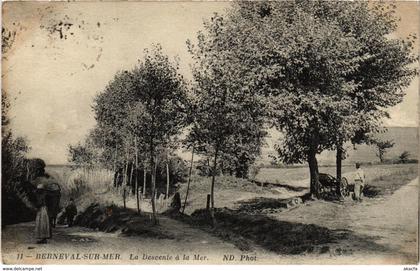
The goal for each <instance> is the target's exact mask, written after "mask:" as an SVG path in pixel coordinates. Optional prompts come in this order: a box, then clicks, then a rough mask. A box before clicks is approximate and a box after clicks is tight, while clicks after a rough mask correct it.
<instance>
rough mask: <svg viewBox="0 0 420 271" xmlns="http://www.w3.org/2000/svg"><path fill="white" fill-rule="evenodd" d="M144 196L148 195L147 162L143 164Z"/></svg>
mask: <svg viewBox="0 0 420 271" xmlns="http://www.w3.org/2000/svg"><path fill="white" fill-rule="evenodd" d="M143 167H144V170H143V197H146V184H147V171H146V163H144V165H143Z"/></svg>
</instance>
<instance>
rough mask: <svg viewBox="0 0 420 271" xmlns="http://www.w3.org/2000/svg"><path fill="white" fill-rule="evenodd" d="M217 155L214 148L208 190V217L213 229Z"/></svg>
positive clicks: (214, 224) (214, 223)
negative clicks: (209, 187) (209, 216)
mask: <svg viewBox="0 0 420 271" xmlns="http://www.w3.org/2000/svg"><path fill="white" fill-rule="evenodd" d="M217 155H218V149H217V148H216V151H215V153H214V162H213V172H212V178H211V189H210V205H211V206H210V215H211V220H212V222H213V227H215V226H216V217H215V216H214V183H215V181H216V169H217Z"/></svg>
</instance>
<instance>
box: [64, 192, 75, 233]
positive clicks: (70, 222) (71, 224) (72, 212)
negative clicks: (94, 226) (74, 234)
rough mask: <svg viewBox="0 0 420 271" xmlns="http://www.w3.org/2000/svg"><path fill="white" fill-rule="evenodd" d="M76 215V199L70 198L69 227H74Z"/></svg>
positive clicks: (68, 210)
mask: <svg viewBox="0 0 420 271" xmlns="http://www.w3.org/2000/svg"><path fill="white" fill-rule="evenodd" d="M76 215H77V208H76V204H75V203H74V199H73V198H70V201H69V203H68V204H67V206H66V217H67V225H68V226H69V227H72V226H73V219H74V217H75V216H76Z"/></svg>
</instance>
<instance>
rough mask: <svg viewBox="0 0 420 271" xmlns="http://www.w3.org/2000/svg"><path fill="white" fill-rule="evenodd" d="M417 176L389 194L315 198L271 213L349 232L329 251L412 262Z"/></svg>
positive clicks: (279, 217)
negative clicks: (331, 199) (358, 199)
mask: <svg viewBox="0 0 420 271" xmlns="http://www.w3.org/2000/svg"><path fill="white" fill-rule="evenodd" d="M418 197H419V194H418V178H416V179H415V180H412V181H411V182H410V183H409V184H408V185H405V186H403V187H402V188H400V189H399V190H397V191H396V192H395V193H394V194H392V195H391V196H386V197H381V198H364V200H363V202H362V203H355V202H353V201H351V200H350V201H346V202H344V203H341V204H337V203H332V202H326V201H315V202H308V203H307V204H305V205H304V206H300V207H299V208H296V209H292V210H290V211H286V212H281V213H277V214H274V215H273V217H275V218H276V219H279V220H282V221H290V222H298V223H305V224H315V225H319V226H324V227H327V228H329V229H333V230H342V231H343V233H344V234H346V233H351V236H357V237H358V238H349V239H347V240H343V241H341V242H340V243H338V244H331V247H332V249H330V253H331V255H337V254H338V255H349V256H350V255H353V256H355V257H363V258H369V257H375V258H376V259H378V260H380V261H383V262H385V263H407V262H410V263H414V262H415V261H416V260H417V253H416V251H418V248H417V238H418V234H417V231H418Z"/></svg>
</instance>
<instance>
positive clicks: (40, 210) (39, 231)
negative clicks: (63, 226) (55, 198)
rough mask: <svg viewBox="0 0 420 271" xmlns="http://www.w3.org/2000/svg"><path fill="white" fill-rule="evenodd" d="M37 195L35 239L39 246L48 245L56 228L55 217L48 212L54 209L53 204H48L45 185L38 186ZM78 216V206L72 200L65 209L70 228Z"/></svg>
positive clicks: (71, 199)
mask: <svg viewBox="0 0 420 271" xmlns="http://www.w3.org/2000/svg"><path fill="white" fill-rule="evenodd" d="M35 194H36V203H35V205H36V206H35V207H36V210H37V213H36V219H35V238H36V239H37V243H38V244H45V243H47V239H50V238H51V237H52V228H53V227H55V216H52V215H49V210H48V208H50V209H52V208H54V207H53V206H51V204H48V200H47V199H48V190H47V189H45V186H44V185H43V184H38V186H37V188H36V193H35ZM57 204H58V203H57ZM49 205H50V206H49ZM50 214H51V212H50ZM76 214H77V207H76V204H75V203H74V199H73V198H70V200H69V202H68V203H67V205H66V207H65V216H66V220H67V225H68V226H69V227H71V226H73V220H74V217H75V216H76Z"/></svg>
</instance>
